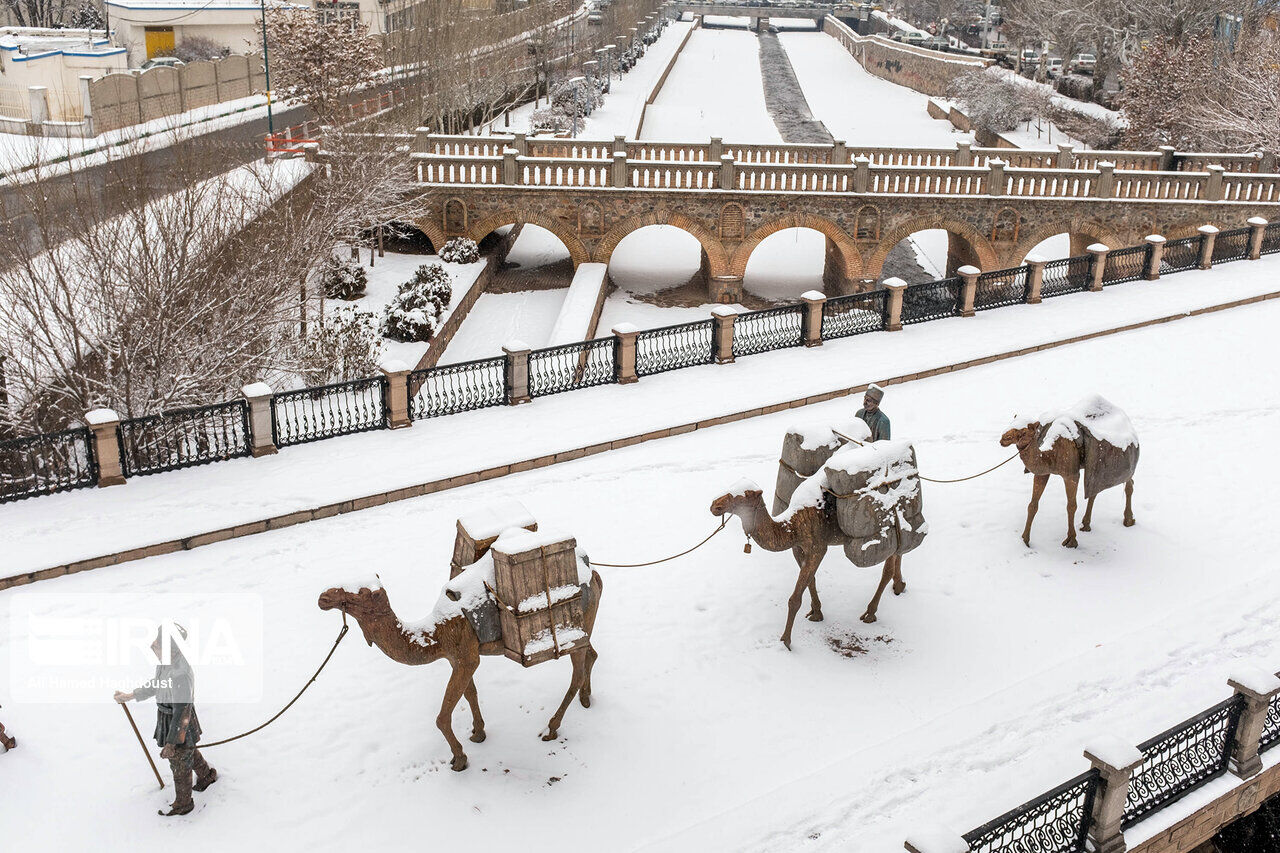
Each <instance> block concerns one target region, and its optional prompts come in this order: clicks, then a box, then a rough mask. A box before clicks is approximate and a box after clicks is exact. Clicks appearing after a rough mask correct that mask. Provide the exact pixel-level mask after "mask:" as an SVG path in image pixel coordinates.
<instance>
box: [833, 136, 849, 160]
mask: <svg viewBox="0 0 1280 853" xmlns="http://www.w3.org/2000/svg"><path fill="white" fill-rule="evenodd" d="M831 162H832V163H834V164H836V165H843V164H845V163H848V162H849V148H848V146H847V145H845V141H844V140H843V139H837V140H836V141H835V142H833V143H831Z"/></svg>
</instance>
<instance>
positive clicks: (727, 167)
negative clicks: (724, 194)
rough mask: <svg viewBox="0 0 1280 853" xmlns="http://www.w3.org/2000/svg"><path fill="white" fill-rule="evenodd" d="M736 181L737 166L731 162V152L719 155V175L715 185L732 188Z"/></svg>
mask: <svg viewBox="0 0 1280 853" xmlns="http://www.w3.org/2000/svg"><path fill="white" fill-rule="evenodd" d="M737 181H738V176H737V167H736V166H735V164H734V162H733V155H732V154H721V155H720V175H719V177H718V178H717V182H716V186H718V187H719V188H720V189H722V190H731V189H733V186H734V184H736V183H737Z"/></svg>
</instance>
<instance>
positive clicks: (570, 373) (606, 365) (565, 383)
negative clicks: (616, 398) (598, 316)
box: [529, 338, 617, 397]
mask: <svg viewBox="0 0 1280 853" xmlns="http://www.w3.org/2000/svg"><path fill="white" fill-rule="evenodd" d="M616 364H617V339H616V338H596V339H595V340H593V341H579V342H578V343H576V344H563V345H561V346H558V347H547V348H546V349H536V350H534V351H533V352H531V353H529V396H530V397H545V396H546V395H548V394H559V393H560V392H561V391H572V390H574V389H577V388H590V387H591V386H592V385H607V384H608V383H610V382H615V381H617V367H616Z"/></svg>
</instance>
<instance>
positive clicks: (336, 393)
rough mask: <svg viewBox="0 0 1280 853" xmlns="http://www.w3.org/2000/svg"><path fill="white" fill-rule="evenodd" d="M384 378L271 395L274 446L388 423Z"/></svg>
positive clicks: (380, 427)
mask: <svg viewBox="0 0 1280 853" xmlns="http://www.w3.org/2000/svg"><path fill="white" fill-rule="evenodd" d="M386 410H387V380H386V378H385V377H382V376H375V377H373V378H371V379H356V380H354V381H352V382H335V383H334V384H332V385H321V386H319V387H317V388H302V389H299V390H297V391H282V392H281V393H279V394H276V395H275V396H273V397H272V398H271V434H272V437H273V439H274V441H275V445H276V447H287V446H289V445H291V444H302V443H304V442H308V441H318V440H320V439H322V438H334V437H335V436H339V435H350V434H351V433H355V432H367V431H369V430H374V429H386V427H387V416H386Z"/></svg>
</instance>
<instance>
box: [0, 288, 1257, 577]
mask: <svg viewBox="0 0 1280 853" xmlns="http://www.w3.org/2000/svg"><path fill="white" fill-rule="evenodd" d="M1277 298H1280V291H1273V292H1271V293H1263V294H1259V295H1258V296H1251V297H1249V298H1248V299H1237V300H1235V301H1233V302H1226V303H1223V304H1221V305H1210V306H1207V307H1205V308H1197V309H1195V310H1193V311H1187V312H1184V313H1182V314H1171V315H1168V316H1166V317H1157V318H1155V319H1152V320H1143V321H1142V322H1139V323H1130V324H1128V325H1124V326H1117V327H1115V328H1112V329H1103V330H1101V331H1097V332H1090V333H1088V334H1085V335H1076V336H1075V337H1071V338H1064V339H1063V340H1059V341H1051V342H1049V343H1046V344H1039V345H1037V346H1031V347H1022V348H1021V349H1016V350H1010V351H1009V352H1004V353H997V354H996V355H988V356H983V357H982V358H975V359H970V360H968V361H961V362H957V363H955V364H948V365H943V366H941V367H934V368H930V369H928V370H922V371H918V372H916V373H907V374H903V375H901V376H893V377H889V378H887V379H879V380H875V381H876V382H877V383H878V384H880V385H898V384H901V383H903V382H914V381H916V380H918V379H929V378H931V377H934V376H941V375H943V374H944V373H952V372H955V371H957V370H964V369H966V368H970V367H981V366H982V365H985V364H993V363H995V362H997V361H1005V360H1006V359H1011V358H1018V357H1020V356H1024V355H1030V354H1031V353H1035V352H1043V351H1045V350H1050V349H1055V348H1057V347H1062V346H1068V345H1070V344H1077V343H1081V342H1083V341H1088V340H1093V339H1094V338H1102V337H1107V336H1109V335H1116V334H1121V333H1123V332H1131V331H1134V330H1135V329H1141V328H1145V327H1148V326H1158V325H1161V324H1163V323H1171V322H1173V321H1174V320H1181V319H1184V318H1186V317H1198V316H1200V315H1202V314H1212V313H1214V312H1217V311H1225V310H1227V309H1229V308H1239V307H1242V306H1244V305H1253V304H1256V303H1259V302H1265V301H1267V300H1270V299H1277ZM870 384H871V383H869V382H864V383H862V384H860V385H853V386H851V387H848V388H838V389H836V390H834V391H826V392H823V393H820V394H811V395H809V396H807V397H800V398H797V399H795V400H790V401H787V402H784V403H776V404H774V405H771V406H763V407H757V408H754V409H747V410H745V411H741V412H735V413H733V414H728V415H721V416H719V417H714V418H708V419H705V420H701V421H695V422H692V423H684V424H680V425H678V426H673V427H667V428H665V429H657V430H651V431H650V432H646V433H642V434H640V435H633V436H629V437H627V438H619V439H614V440H613V441H606V442H599V443H597V444H591V445H587V446H586V447H577V448H573V449H570V450H563V451H560V452H559V453H553V454H548V455H545V456H538V457H535V458H533V459H526V460H524V461H521V462H513V463H511V464H509V465H499V466H496V467H493V468H485V469H483V470H480V471H473V472H471V473H469V474H458V475H456V476H453V477H448V478H446V479H443V480H433V481H431V482H429V483H419V484H418V485H414V486H404V487H402V488H399V489H392V490H390V491H386V492H379V493H377V494H373V495H366V496H364V497H359V498H352V499H350V500H345V501H339V502H337V503H330V504H324V505H323V506H318V507H314V508H312V509H304V510H297V511H295V512H290V513H286V514H284V515H277V516H272V517H270V518H264V519H260V520H258V521H250V522H246V523H244V524H237V525H233V526H231V527H223V528H219V529H217V530H210V531H207V532H205V533H197V534H193V535H191V536H186V537H183V538H181V539H170V540H168V541H165V542H157V543H155V544H153V545H145V546H142V547H140V548H130V549H128V550H125V551H118V552H116V553H114V554H105V555H103V556H100V557H89V558H87V559H84V560H76V561H75V562H72V563H64V564H62V565H60V566H52V567H50V568H47V569H39V570H36V571H32V572H24V573H23V574H18V575H12V576H10V577H6V578H0V590H5V589H10V588H12V587H17V586H24V585H26V584H30V583H35V582H36V581H42V580H48V579H50V578H56V577H61V576H62V575H70V574H75V573H77V572H84V571H88V570H89V569H99V568H102V567H104V566H115V565H119V564H120V563H128V562H131V561H133V560H142V559H145V558H147V557H157V556H160V555H161V554H172V553H175V552H177V551H190V550H192V549H193V548H199V547H201V546H203V545H212V544H213V543H215V542H225V541H227V540H228V539H238V538H240V537H242V536H250V535H252V534H255V533H265V532H267V531H268V530H281V529H283V528H285V527H292V526H293V525H295V524H303V523H305V522H308V521H317V520H319V519H322V518H331V517H333V516H335V515H344V514H346V513H349V512H357V511H359V510H362V509H369V508H370V507H375V506H382V505H383V504H388V503H392V502H394V501H402V500H408V499H409V498H417V497H422V496H423V495H429V494H434V493H435V492H443V491H447V490H449V489H455V488H458V487H459V486H469V485H471V484H473V483H480V482H483V481H485V480H494V479H497V478H499V477H505V476H507V475H508V474H516V473H519V472H521V471H531V470H534V469H536V468H546V467H548V466H551V465H555V464H557V463H560V462H570V461H573V460H575V459H582V458H583V457H586V456H594V455H595V454H598V453H604V452H606V451H609V450H619V449H621V448H623V447H631V446H633V445H636V444H640V443H641V442H645V441H652V440H654V439H659V438H669V437H671V436H675V435H683V434H685V433H690V432H693V431H695V430H699V429H708V428H711V427H716V426H721V425H723V424H727V423H733V422H735V421H741V420H746V419H747V418H754V417H758V416H760V415H768V414H773V413H775V412H781V411H785V410H787V409H795V408H799V407H801V406H810V405H813V404H815V403H825V402H828V401H830V400H835V399H837V398H839V397H848V396H852V395H855V394H860V393H862V392H863V391H866V390H867V386H868V385H870Z"/></svg>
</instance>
